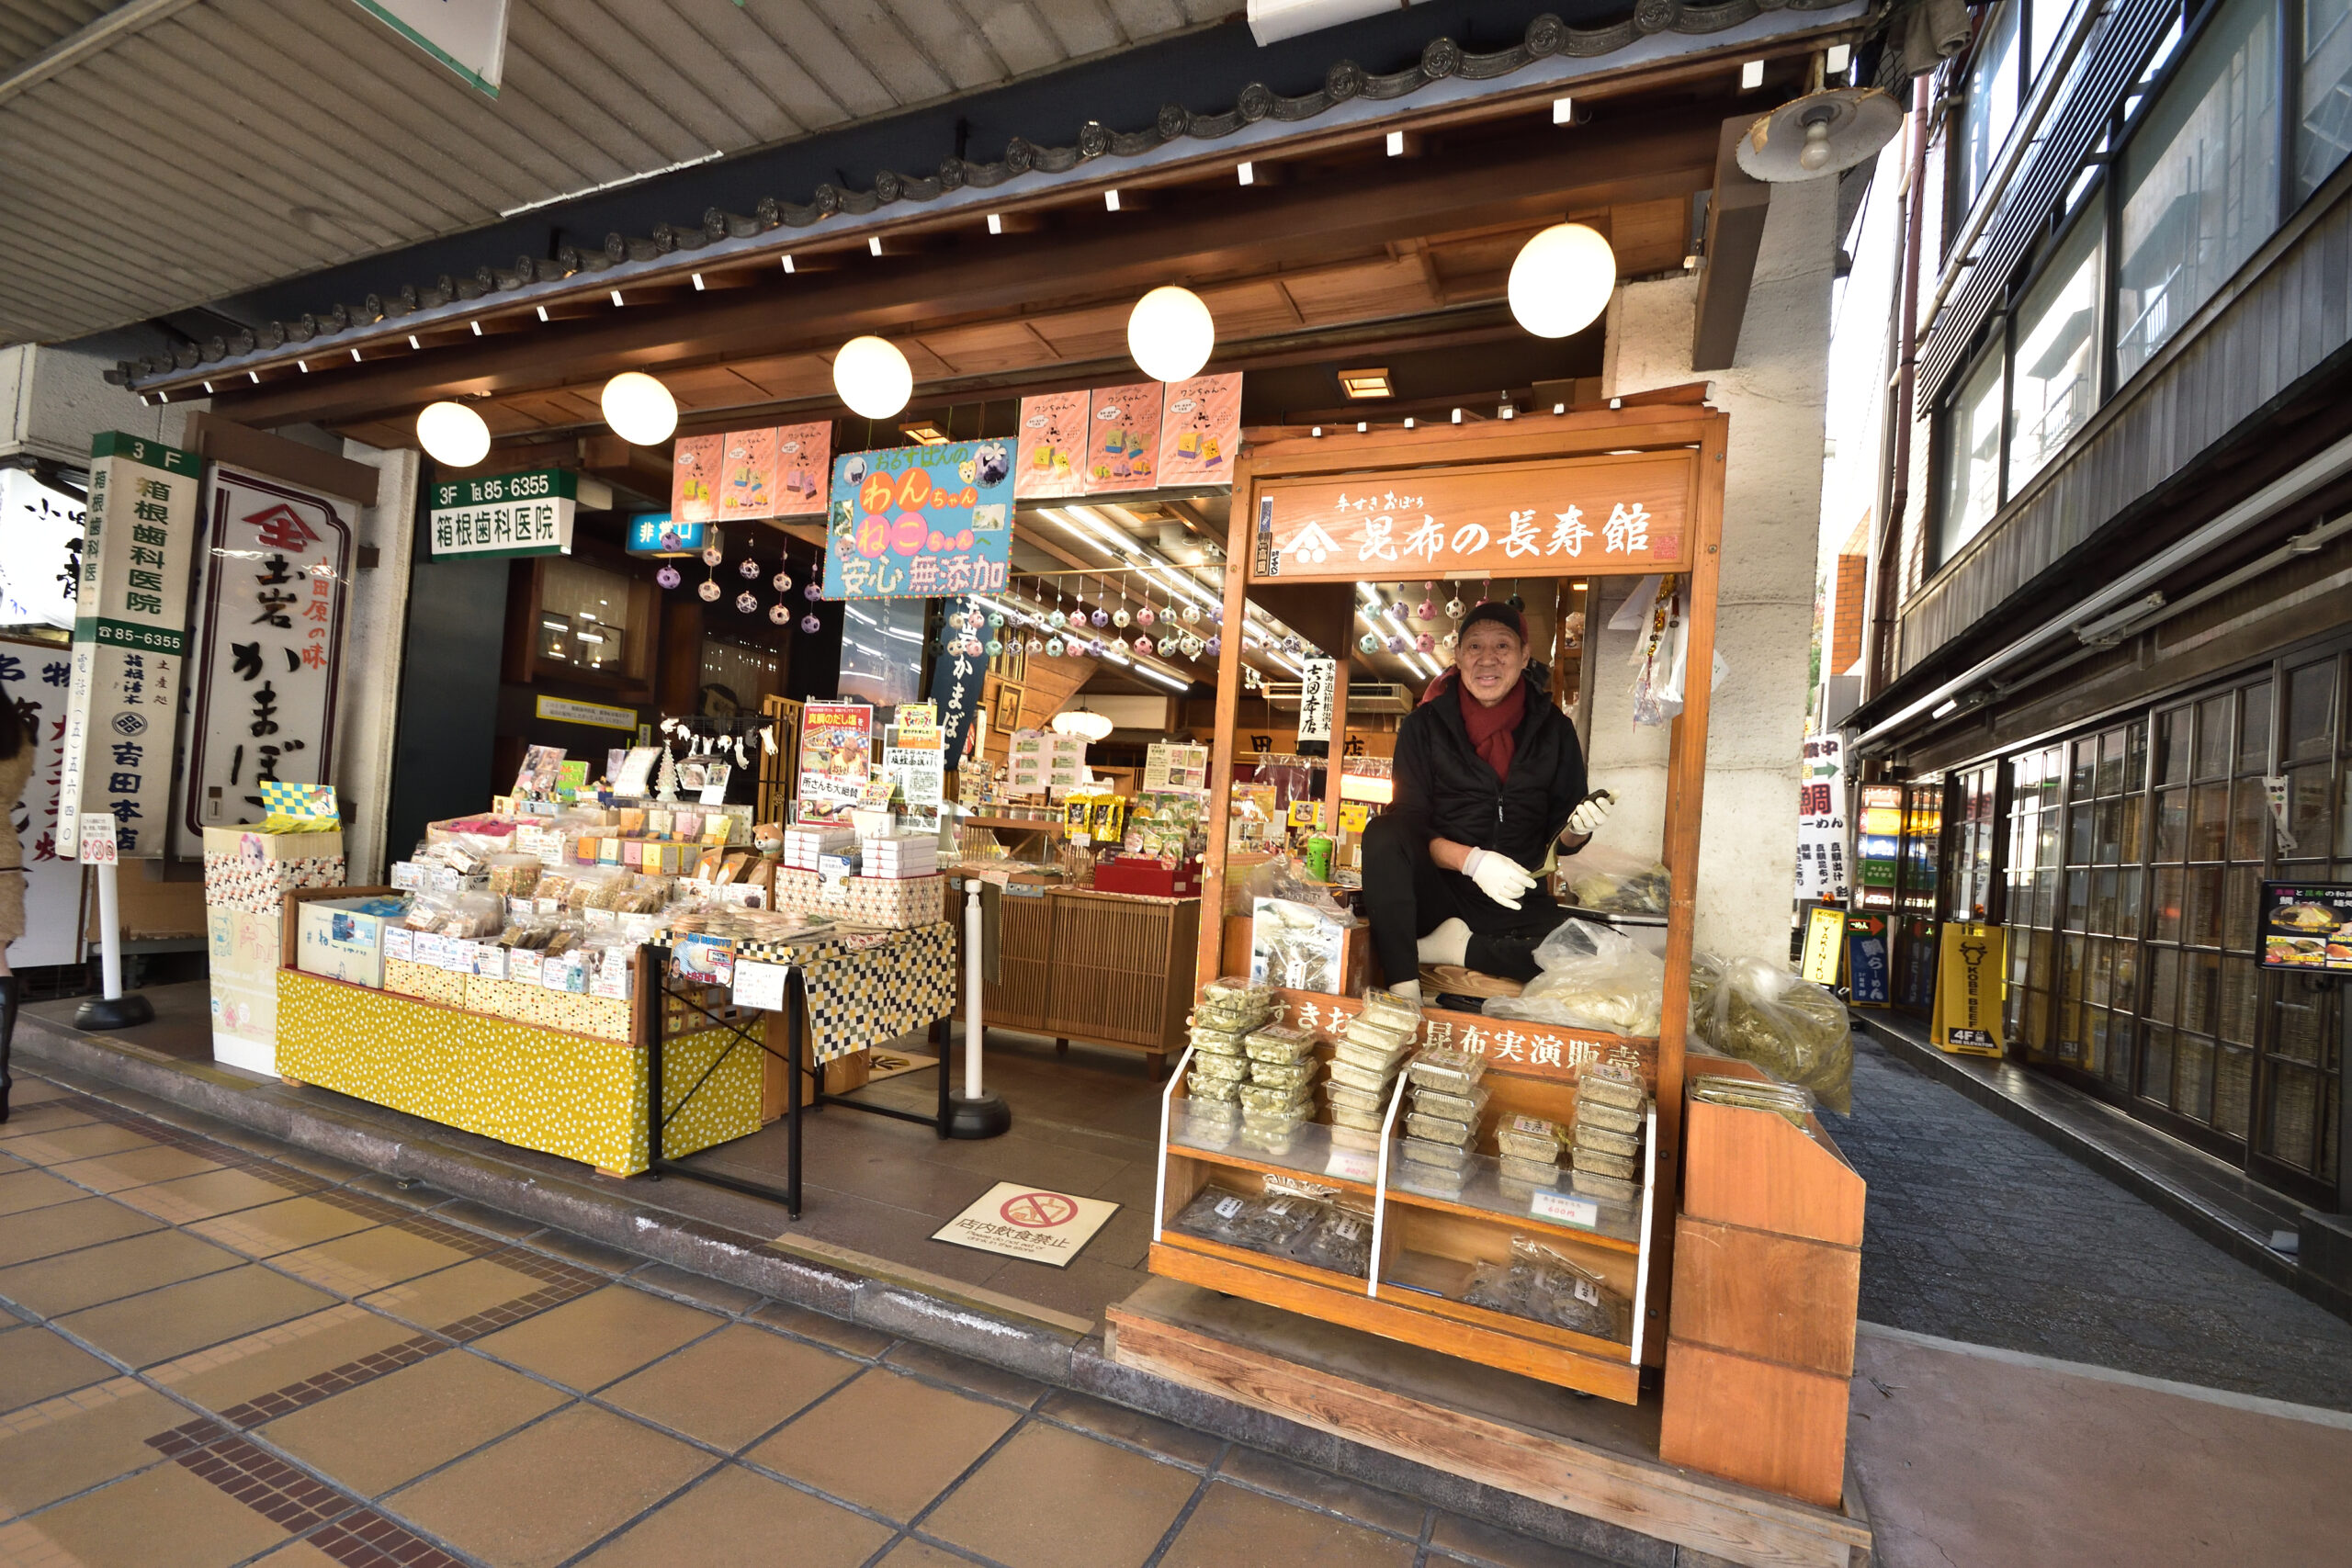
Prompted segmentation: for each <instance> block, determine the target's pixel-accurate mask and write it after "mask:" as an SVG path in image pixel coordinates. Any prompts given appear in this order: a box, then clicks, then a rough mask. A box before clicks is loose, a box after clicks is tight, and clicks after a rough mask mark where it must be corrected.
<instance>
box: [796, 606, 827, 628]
mask: <svg viewBox="0 0 2352 1568" xmlns="http://www.w3.org/2000/svg"><path fill="white" fill-rule="evenodd" d="M821 624H822V623H821V622H820V621H819V620H818V619H817V614H816V612H815V611H813V610H812V611H810V612H809V614H808V615H803V616H801V617H800V629H801V630H802V631H804V632H813V631H815V630H816V629H817V628H818V626H820V625H821Z"/></svg>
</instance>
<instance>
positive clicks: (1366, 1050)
mask: <svg viewBox="0 0 2352 1568" xmlns="http://www.w3.org/2000/svg"><path fill="white" fill-rule="evenodd" d="M1412 1049H1413V1048H1412V1047H1411V1046H1410V1045H1391V1046H1378V1045H1366V1044H1364V1043H1362V1042H1360V1041H1355V1040H1342V1041H1340V1043H1338V1044H1336V1045H1334V1046H1332V1047H1331V1059H1332V1060H1333V1061H1335V1062H1345V1063H1347V1064H1348V1066H1351V1067H1362V1068H1363V1070H1364V1071H1365V1072H1368V1073H1378V1074H1379V1075H1380V1076H1381V1077H1384V1078H1385V1077H1395V1076H1396V1072H1397V1066H1399V1064H1401V1063H1402V1062H1403V1061H1404V1060H1405V1058H1406V1056H1408V1055H1410V1054H1411V1052H1412Z"/></svg>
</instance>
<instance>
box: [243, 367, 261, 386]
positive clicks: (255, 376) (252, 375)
mask: <svg viewBox="0 0 2352 1568" xmlns="http://www.w3.org/2000/svg"><path fill="white" fill-rule="evenodd" d="M245 379H246V380H248V381H251V382H252V383H253V384H254V386H256V387H258V386H260V385H261V372H260V371H258V370H248V371H246V372H245Z"/></svg>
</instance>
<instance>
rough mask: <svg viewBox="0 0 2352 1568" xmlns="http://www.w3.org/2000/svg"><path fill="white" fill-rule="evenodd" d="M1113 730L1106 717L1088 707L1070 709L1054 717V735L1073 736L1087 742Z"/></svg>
mask: <svg viewBox="0 0 2352 1568" xmlns="http://www.w3.org/2000/svg"><path fill="white" fill-rule="evenodd" d="M1114 728H1117V727H1116V726H1114V724H1112V722H1111V721H1110V719H1109V718H1108V717H1106V716H1103V715H1102V714H1099V713H1096V712H1095V711H1094V710H1093V709H1092V708H1089V707H1076V708H1071V709H1069V711H1068V712H1065V713H1057V714H1056V715H1054V721H1053V729H1054V733H1055V734H1057V735H1075V736H1077V737H1079V738H1080V739H1083V740H1087V741H1096V740H1100V739H1103V737H1104V736H1106V735H1108V734H1110V733H1111V731H1112V730H1113V729H1114Z"/></svg>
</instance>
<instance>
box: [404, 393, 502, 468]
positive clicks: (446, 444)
mask: <svg viewBox="0 0 2352 1568" xmlns="http://www.w3.org/2000/svg"><path fill="white" fill-rule="evenodd" d="M416 443H417V445H418V446H422V447H424V451H425V455H426V456H427V457H431V458H432V459H433V460H434V461H435V462H436V463H438V464H440V465H441V466H442V467H444V468H472V467H473V466H474V465H475V464H476V463H479V462H481V460H482V459H483V458H484V457H489V456H490V426H489V425H487V424H485V423H482V417H481V415H480V414H478V413H476V412H474V411H473V410H471V409H469V408H468V407H466V405H465V404H463V403H447V402H443V403H427V404H425V405H424V412H422V413H420V414H418V415H417V416H416Z"/></svg>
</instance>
